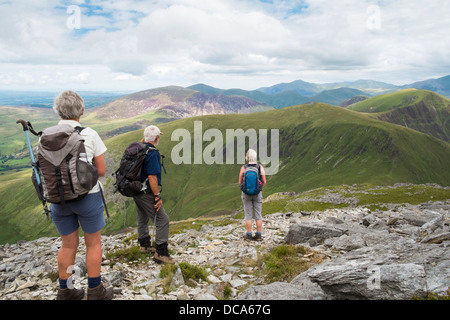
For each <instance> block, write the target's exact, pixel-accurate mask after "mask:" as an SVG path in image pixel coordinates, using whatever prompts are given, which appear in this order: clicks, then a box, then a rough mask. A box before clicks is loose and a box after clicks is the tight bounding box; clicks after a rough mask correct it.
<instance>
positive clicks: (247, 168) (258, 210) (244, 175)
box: [239, 149, 267, 241]
mask: <svg viewBox="0 0 450 320" xmlns="http://www.w3.org/2000/svg"><path fill="white" fill-rule="evenodd" d="M245 159H246V161H247V164H246V165H244V166H242V168H241V171H240V172H239V185H240V187H241V191H242V194H241V198H242V203H243V204H244V213H245V227H246V231H247V232H246V233H245V235H244V239H246V240H256V241H261V240H262V237H261V232H262V202H263V196H262V189H263V187H264V186H265V185H266V183H267V181H266V173H265V171H264V167H263V166H262V165H261V164H258V162H257V153H256V151H255V150H253V149H249V150H248V151H247V155H246V157H245ZM252 219H255V224H256V233H255V235H254V236H253V235H252Z"/></svg>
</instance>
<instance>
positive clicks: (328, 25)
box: [0, 0, 450, 90]
mask: <svg viewBox="0 0 450 320" xmlns="http://www.w3.org/2000/svg"><path fill="white" fill-rule="evenodd" d="M70 4H71V5H78V6H80V8H81V13H82V16H81V20H80V27H81V29H80V30H70V29H69V28H67V26H66V22H67V19H69V18H70V14H68V13H67V12H66V8H67V6H68V5H69V4H68V2H67V1H62V0H60V1H58V2H56V3H55V1H49V0H46V1H39V2H37V1H32V2H31V3H30V2H29V1H23V0H22V1H20V0H19V1H14V2H10V3H5V2H3V3H0V70H1V71H2V75H1V77H0V85H2V86H14V85H17V84H19V83H21V82H23V83H26V84H27V85H28V86H33V85H34V86H36V87H39V86H41V87H44V86H51V85H54V86H65V85H74V86H84V87H88V86H89V85H91V86H92V87H93V89H95V88H99V86H100V85H102V86H104V88H108V87H110V88H116V87H119V86H122V87H123V85H125V84H127V85H129V86H130V88H127V89H131V90H132V89H133V88H136V89H137V90H139V89H145V88H148V87H153V86H159V85H172V84H175V85H190V84H193V83H195V82H204V83H208V84H211V85H215V86H218V87H222V88H228V87H242V88H245V89H255V88H258V87H260V86H266V85H272V84H275V83H277V82H287V81H293V80H296V79H303V80H306V81H315V82H331V81H341V80H357V79H360V78H366V79H369V78H371V79H375V80H383V81H387V82H393V83H396V84H402V83H407V82H412V81H417V80H423V79H426V78H430V77H435V76H442V75H446V74H450V55H448V52H449V51H450V41H449V37H448V35H447V33H448V30H450V20H449V19H448V18H447V16H448V14H449V13H450V2H448V1H446V0H434V1H429V2H427V4H426V5H424V4H423V1H422V0H409V1H406V0H393V1H374V0H365V1H361V0H339V1H331V0H327V1H325V0H296V1H286V0H273V1H271V2H267V1H264V2H263V1H257V0H245V1H238V0H228V1H224V0H221V1H219V0H208V1H199V0H195V1H193V0H169V1H155V2H151V3H150V2H148V1H138V0H133V1H128V0H116V1H105V0H92V1H90V2H89V4H90V6H88V5H86V4H85V1H83V0H77V1H75V0H74V1H70ZM377 8H378V9H379V11H377V10H374V9H377ZM55 70H58V72H60V76H55ZM25 75H28V76H29V77H26V76H25ZM127 75H129V76H127ZM127 78H128V79H130V81H123V80H124V79H127ZM114 79H117V80H118V81H119V82H118V84H115V83H114Z"/></svg>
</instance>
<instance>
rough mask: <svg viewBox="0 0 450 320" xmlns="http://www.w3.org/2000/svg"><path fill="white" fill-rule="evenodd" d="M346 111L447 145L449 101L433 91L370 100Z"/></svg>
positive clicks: (396, 94)
mask: <svg viewBox="0 0 450 320" xmlns="http://www.w3.org/2000/svg"><path fill="white" fill-rule="evenodd" d="M348 108H349V109H350V110H354V111H358V112H366V113H370V114H371V115H372V116H373V117H376V118H377V119H379V120H382V121H387V122H390V123H394V124H398V125H402V126H405V127H408V128H412V129H414V130H417V131H420V132H423V133H426V134H429V135H432V136H434V137H436V138H438V139H442V140H444V141H447V142H448V141H450V99H447V98H446V97H443V96H441V95H439V94H437V93H435V92H432V91H428V90H417V89H405V90H402V91H399V92H394V93H389V94H385V95H381V96H377V97H373V98H369V99H367V100H364V101H361V102H358V103H355V104H352V105H350V106H349V107H348Z"/></svg>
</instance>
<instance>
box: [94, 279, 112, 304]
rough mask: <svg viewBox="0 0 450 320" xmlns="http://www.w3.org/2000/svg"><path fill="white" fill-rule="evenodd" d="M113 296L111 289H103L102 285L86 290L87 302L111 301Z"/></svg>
mask: <svg viewBox="0 0 450 320" xmlns="http://www.w3.org/2000/svg"><path fill="white" fill-rule="evenodd" d="M113 296H114V292H113V288H112V287H109V288H105V287H104V286H103V283H100V284H99V285H98V286H97V287H95V288H88V293H87V299H88V300H111V299H112V298H113Z"/></svg>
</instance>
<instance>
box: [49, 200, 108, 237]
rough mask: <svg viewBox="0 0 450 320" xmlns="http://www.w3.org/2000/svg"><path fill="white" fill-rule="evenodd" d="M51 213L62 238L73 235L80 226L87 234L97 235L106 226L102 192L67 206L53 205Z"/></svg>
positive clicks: (51, 205)
mask: <svg viewBox="0 0 450 320" xmlns="http://www.w3.org/2000/svg"><path fill="white" fill-rule="evenodd" d="M50 211H51V217H52V220H53V223H54V224H55V226H56V229H57V230H58V232H59V234H60V235H62V236H66V235H69V234H71V233H73V232H74V231H76V230H77V229H78V228H79V227H80V225H81V229H82V230H83V232H85V233H96V232H97V231H99V230H101V229H102V228H103V227H104V226H105V225H106V222H105V215H104V207H103V199H102V195H101V192H96V193H91V194H88V195H86V196H85V197H84V198H83V199H81V200H78V201H74V202H68V203H66V204H65V205H62V204H54V203H52V204H50Z"/></svg>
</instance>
